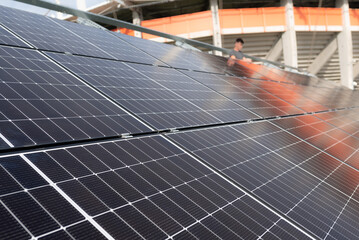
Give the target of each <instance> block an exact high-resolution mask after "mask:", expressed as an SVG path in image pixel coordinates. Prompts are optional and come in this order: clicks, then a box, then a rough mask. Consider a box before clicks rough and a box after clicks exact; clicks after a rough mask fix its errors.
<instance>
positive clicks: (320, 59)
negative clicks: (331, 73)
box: [307, 36, 338, 75]
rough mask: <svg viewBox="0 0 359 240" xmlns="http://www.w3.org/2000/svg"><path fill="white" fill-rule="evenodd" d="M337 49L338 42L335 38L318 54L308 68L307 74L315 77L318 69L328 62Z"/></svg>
mask: <svg viewBox="0 0 359 240" xmlns="http://www.w3.org/2000/svg"><path fill="white" fill-rule="evenodd" d="M337 49H338V40H337V36H335V37H334V38H333V39H332V40H330V41H329V43H328V44H327V46H325V48H324V49H323V50H322V51H321V52H320V53H319V54H318V56H317V57H316V58H315V59H314V61H313V62H312V63H311V64H310V65H309V66H308V69H307V72H309V73H311V74H314V75H316V74H317V73H318V72H319V71H320V69H322V67H323V66H324V65H325V64H326V63H327V62H328V61H329V59H330V58H331V57H332V56H333V54H334V53H335V52H336V51H337Z"/></svg>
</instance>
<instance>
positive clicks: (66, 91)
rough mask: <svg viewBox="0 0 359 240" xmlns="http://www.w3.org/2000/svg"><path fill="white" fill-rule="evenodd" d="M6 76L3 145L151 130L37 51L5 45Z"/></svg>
mask: <svg viewBox="0 0 359 240" xmlns="http://www.w3.org/2000/svg"><path fill="white" fill-rule="evenodd" d="M0 79H1V82H0V102H1V104H0V110H1V114H0V126H1V134H2V141H3V142H2V144H0V148H2V149H4V148H9V145H10V146H13V147H23V146H31V145H38V144H48V143H55V142H67V141H73V140H81V139H89V138H98V137H105V136H117V135H120V134H121V133H134V132H143V131H149V129H148V128H147V127H145V126H144V125H143V124H142V123H140V122H138V121H137V120H136V119H135V118H133V117H131V116H130V115H129V114H127V113H126V112H125V111H123V110H121V109H120V108H119V107H118V106H116V105H115V104H114V103H112V102H111V101H109V100H108V99H106V98H105V97H103V96H102V95H101V94H100V93H98V92H96V91H94V90H93V89H91V88H90V87H89V86H87V85H86V84H84V83H83V82H81V81H80V80H78V79H76V78H75V77H73V76H72V75H71V74H69V73H68V72H66V71H65V70H64V69H62V68H60V67H59V66H57V65H56V64H54V63H53V62H52V61H50V60H49V59H48V58H46V57H45V56H43V55H41V54H40V53H38V52H37V51H35V50H29V49H20V48H12V47H4V46H1V47H0ZM4 138H5V139H7V141H8V144H6V143H5V141H4Z"/></svg>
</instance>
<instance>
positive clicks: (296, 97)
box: [245, 78, 328, 112]
mask: <svg viewBox="0 0 359 240" xmlns="http://www.w3.org/2000/svg"><path fill="white" fill-rule="evenodd" d="M245 80H246V81H249V82H250V83H252V84H254V85H256V86H258V87H260V88H262V89H263V90H265V91H268V92H270V93H271V94H273V95H274V96H276V97H278V98H280V99H283V100H284V101H286V102H289V103H290V104H293V105H294V106H297V107H299V108H300V109H302V110H304V111H305V112H317V111H323V110H328V107H326V106H324V105H322V104H320V103H317V102H315V101H313V100H311V99H309V98H307V97H304V96H302V95H300V94H299V93H297V92H294V91H292V90H290V89H288V88H286V87H285V84H280V83H275V82H267V81H260V80H253V79H248V78H247V79H245Z"/></svg>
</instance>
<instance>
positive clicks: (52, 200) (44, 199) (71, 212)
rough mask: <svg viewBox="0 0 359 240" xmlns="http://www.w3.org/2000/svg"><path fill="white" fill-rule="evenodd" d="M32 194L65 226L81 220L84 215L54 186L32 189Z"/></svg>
mask: <svg viewBox="0 0 359 240" xmlns="http://www.w3.org/2000/svg"><path fill="white" fill-rule="evenodd" d="M30 194H31V195H32V196H34V197H35V199H36V200H37V201H39V203H40V204H41V205H42V206H43V207H44V208H45V209H46V210H47V211H48V212H49V213H50V214H51V215H52V216H53V217H54V218H55V219H56V220H57V221H59V223H60V224H61V225H63V226H66V225H70V224H73V223H75V222H78V221H81V220H83V219H84V217H83V216H82V215H81V214H80V213H79V212H78V211H77V210H76V209H75V208H74V207H73V206H72V205H71V204H70V203H69V202H68V201H67V200H65V198H64V197H62V196H61V195H60V194H59V193H58V192H57V191H56V190H55V189H53V188H52V187H42V188H36V189H33V190H30Z"/></svg>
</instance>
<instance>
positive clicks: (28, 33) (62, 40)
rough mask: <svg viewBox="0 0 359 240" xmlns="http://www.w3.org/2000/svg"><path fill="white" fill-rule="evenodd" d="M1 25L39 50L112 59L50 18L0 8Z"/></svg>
mask: <svg viewBox="0 0 359 240" xmlns="http://www.w3.org/2000/svg"><path fill="white" fill-rule="evenodd" d="M24 19H26V21H24ZM0 23H1V24H3V25H4V26H6V27H7V28H8V29H10V30H11V31H13V32H14V33H16V34H17V35H19V36H20V37H21V38H23V39H25V40H26V41H27V42H29V43H31V44H32V45H33V46H34V47H35V48H38V49H43V50H51V51H56V52H69V53H76V54H82V55H91V56H97V57H103V58H112V56H111V55H108V54H107V53H105V52H104V51H102V50H101V49H100V48H98V47H97V46H95V45H93V44H91V43H89V42H88V41H86V40H85V39H83V38H80V37H79V36H77V35H75V34H73V33H71V32H70V31H68V30H66V29H65V28H63V27H61V26H60V25H58V24H56V23H55V22H54V21H53V20H51V19H50V18H49V17H45V16H41V15H38V14H34V13H29V12H25V11H21V10H17V9H13V8H8V7H4V6H0Z"/></svg>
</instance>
